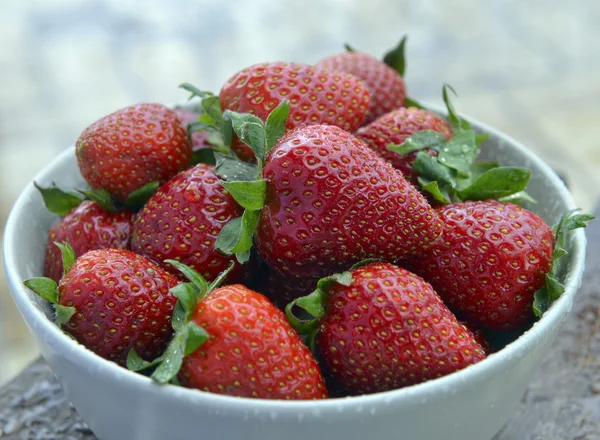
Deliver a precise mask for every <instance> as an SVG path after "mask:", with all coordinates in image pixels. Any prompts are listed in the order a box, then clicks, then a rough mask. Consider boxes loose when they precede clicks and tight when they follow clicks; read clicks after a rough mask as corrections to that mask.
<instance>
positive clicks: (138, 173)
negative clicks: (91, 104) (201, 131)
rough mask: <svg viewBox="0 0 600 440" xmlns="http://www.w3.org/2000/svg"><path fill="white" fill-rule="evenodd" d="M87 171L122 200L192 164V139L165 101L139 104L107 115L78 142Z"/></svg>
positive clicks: (82, 166) (83, 169) (81, 166)
mask: <svg viewBox="0 0 600 440" xmlns="http://www.w3.org/2000/svg"><path fill="white" fill-rule="evenodd" d="M75 146H76V148H75V152H76V154H77V161H78V163H79V169H80V170H81V174H82V175H83V177H84V178H85V180H87V182H88V183H89V184H90V185H91V186H92V187H93V188H103V189H105V190H107V191H108V192H110V193H112V194H114V195H115V196H116V197H117V198H119V199H122V200H124V199H126V198H127V196H128V195H129V194H130V193H131V192H132V191H134V190H136V189H138V188H140V187H142V186H144V185H145V184H147V183H150V182H153V181H157V180H159V181H166V180H168V179H170V178H171V177H172V176H174V175H175V174H176V173H177V172H178V171H180V170H182V169H183V168H185V167H186V165H187V164H188V162H189V160H190V156H191V153H192V148H191V143H190V140H189V139H188V137H187V134H186V132H185V130H184V129H183V127H182V126H181V121H180V120H179V118H178V117H177V114H176V113H175V112H174V111H173V110H171V109H168V108H167V107H165V106H163V105H161V104H137V105H133V106H130V107H126V108H123V109H121V110H118V111H116V112H114V113H112V114H110V115H107V116H104V117H103V118H101V119H99V120H98V121H96V122H94V123H93V124H92V125H90V126H89V127H88V128H86V129H85V130H84V131H83V133H82V134H81V136H80V137H79V139H77V142H76V144H75Z"/></svg>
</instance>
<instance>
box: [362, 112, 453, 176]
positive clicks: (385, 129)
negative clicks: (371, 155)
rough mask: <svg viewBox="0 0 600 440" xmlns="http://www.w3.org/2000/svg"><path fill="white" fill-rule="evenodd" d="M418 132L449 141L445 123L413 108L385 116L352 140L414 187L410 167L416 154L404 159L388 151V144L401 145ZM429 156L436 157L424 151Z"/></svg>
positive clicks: (449, 130) (448, 126)
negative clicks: (373, 152)
mask: <svg viewBox="0 0 600 440" xmlns="http://www.w3.org/2000/svg"><path fill="white" fill-rule="evenodd" d="M422 130H433V131H436V132H438V133H440V134H442V135H443V136H444V137H445V138H446V139H450V138H451V137H452V128H451V127H450V124H448V121H446V120H445V119H444V118H442V117H441V116H439V115H437V114H436V113H434V112H432V111H430V110H422V109H418V108H415V107H408V108H400V109H398V110H394V111H392V112H390V113H387V114H385V115H383V116H382V117H380V118H379V119H377V120H376V121H374V122H372V123H370V124H369V125H367V126H365V127H362V128H360V129H359V130H358V131H357V132H356V137H357V138H359V139H360V140H362V141H364V142H365V143H366V144H367V145H369V147H371V148H372V149H373V150H374V151H375V152H377V154H379V155H380V156H381V157H383V158H384V159H385V160H387V161H388V162H390V163H391V164H392V166H393V167H394V168H396V169H398V170H400V171H402V174H404V176H405V177H406V178H407V179H409V180H410V181H411V182H413V183H414V184H416V183H417V179H416V178H417V175H415V174H414V173H413V169H412V165H413V162H414V161H415V158H416V157H417V154H418V151H415V152H413V153H409V154H407V155H405V156H401V155H400V154H398V153H396V152H393V151H389V150H388V149H387V146H388V145H390V144H402V143H403V142H404V141H405V140H406V138H408V137H410V136H412V135H413V134H415V133H417V132H419V131H422ZM424 151H426V152H427V153H428V154H430V155H432V156H433V155H437V153H436V152H435V151H433V150H431V149H428V148H426V149H425V150H424Z"/></svg>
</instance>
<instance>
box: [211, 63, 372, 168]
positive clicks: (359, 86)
mask: <svg viewBox="0 0 600 440" xmlns="http://www.w3.org/2000/svg"><path fill="white" fill-rule="evenodd" d="M219 99H220V101H221V108H222V109H223V110H233V111H236V112H240V113H252V114H254V115H256V116H258V117H259V118H260V119H262V120H263V121H265V120H266V119H267V116H268V115H269V113H270V112H271V111H272V110H273V109H275V108H276V107H277V106H278V105H279V104H280V103H281V102H282V101H283V100H284V99H286V100H288V101H289V103H290V115H289V118H288V120H287V124H286V126H285V127H286V129H288V130H289V129H293V128H295V127H298V126H300V125H304V124H309V125H314V124H332V125H336V126H338V127H341V128H343V129H344V130H346V131H350V132H352V131H354V130H356V129H357V128H358V127H359V126H360V124H361V122H362V121H363V119H364V117H365V114H366V112H367V109H368V107H369V92H368V91H367V89H366V88H365V86H364V85H363V83H362V82H361V81H359V80H358V79H357V78H356V77H354V76H352V75H350V74H345V73H340V72H330V71H328V70H325V69H318V68H316V67H314V66H309V65H306V64H296V63H265V64H256V65H253V66H250V67H248V68H246V69H244V70H242V71H240V72H238V73H236V74H235V75H233V76H232V77H231V78H230V79H229V80H228V81H227V82H226V83H225V85H224V86H223V88H222V89H221V93H220V95H219ZM232 149H233V150H234V151H235V152H236V153H237V154H238V156H239V157H240V158H241V159H242V160H248V159H252V158H253V157H254V154H253V152H252V150H251V149H250V148H248V146H246V145H244V144H243V143H241V142H240V141H239V139H234V142H233V144H232Z"/></svg>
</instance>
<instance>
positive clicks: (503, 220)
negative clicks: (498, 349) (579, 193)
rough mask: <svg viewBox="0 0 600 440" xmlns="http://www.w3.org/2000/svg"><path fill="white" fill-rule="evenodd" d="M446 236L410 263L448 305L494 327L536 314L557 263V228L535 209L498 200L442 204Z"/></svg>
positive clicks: (504, 327) (486, 326)
mask: <svg viewBox="0 0 600 440" xmlns="http://www.w3.org/2000/svg"><path fill="white" fill-rule="evenodd" d="M437 211H438V213H439V215H440V218H441V220H442V223H443V225H444V232H443V234H442V237H440V239H439V240H438V241H437V242H435V243H434V244H433V246H432V247H431V248H430V249H429V250H428V251H423V253H422V254H420V256H419V258H418V259H416V260H415V261H414V262H413V263H412V265H411V267H412V268H413V269H414V270H415V272H416V273H418V274H419V275H421V276H422V277H423V278H425V279H426V280H427V281H429V282H430V283H431V284H432V285H433V287H434V288H435V289H436V291H437V292H438V294H439V295H440V296H441V297H442V298H443V299H444V301H445V302H446V304H448V307H450V308H451V309H453V310H455V311H456V312H457V313H460V314H461V315H462V316H464V317H465V318H466V319H468V320H469V321H470V322H472V323H473V324H475V325H477V326H479V327H482V328H484V329H489V330H510V329H515V328H517V327H519V326H520V325H522V324H524V323H525V322H527V321H529V320H531V319H532V318H533V312H532V303H533V300H534V293H535V292H536V291H537V290H538V289H540V288H541V287H543V286H544V282H545V274H546V273H547V272H549V271H550V269H551V267H552V255H553V244H554V237H553V235H552V229H551V228H550V227H549V226H548V225H547V224H546V223H545V222H544V220H542V219H541V218H540V217H538V216H537V215H536V214H534V213H532V212H530V211H528V210H526V209H524V208H521V207H519V206H517V205H513V204H509V203H507V204H504V203H500V202H498V201H494V200H488V201H483V202H463V203H454V204H450V205H446V206H443V207H441V208H439V209H438V210H437Z"/></svg>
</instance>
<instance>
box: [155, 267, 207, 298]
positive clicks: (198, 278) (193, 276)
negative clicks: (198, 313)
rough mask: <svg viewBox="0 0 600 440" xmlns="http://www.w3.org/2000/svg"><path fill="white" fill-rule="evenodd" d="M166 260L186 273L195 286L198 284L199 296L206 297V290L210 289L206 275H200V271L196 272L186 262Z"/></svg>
mask: <svg viewBox="0 0 600 440" xmlns="http://www.w3.org/2000/svg"><path fill="white" fill-rule="evenodd" d="M164 262H165V263H167V264H170V265H171V266H173V267H174V268H175V269H177V270H178V271H179V272H181V273H182V274H184V275H185V276H186V278H187V279H188V280H190V281H191V282H192V284H193V285H194V286H196V288H197V289H198V293H197V295H198V296H200V297H204V295H206V292H207V290H208V283H207V282H206V280H205V279H204V277H202V275H200V274H199V273H198V272H196V271H195V270H194V269H192V268H191V267H189V266H186V265H185V264H183V263H180V262H179V261H177V260H165V261H164ZM182 290H183V289H182ZM173 294H174V295H175V293H173Z"/></svg>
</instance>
